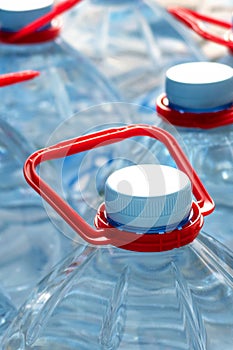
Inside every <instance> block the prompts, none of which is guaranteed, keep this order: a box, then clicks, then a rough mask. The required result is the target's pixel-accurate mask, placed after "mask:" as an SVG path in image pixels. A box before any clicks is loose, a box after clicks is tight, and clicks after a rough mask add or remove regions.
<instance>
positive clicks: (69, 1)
mask: <svg viewBox="0 0 233 350" xmlns="http://www.w3.org/2000/svg"><path fill="white" fill-rule="evenodd" d="M81 1H82V0H64V1H63V2H60V3H58V4H56V5H54V7H53V9H52V10H51V11H50V12H49V13H47V14H45V15H44V16H42V17H40V18H38V19H36V20H35V21H33V22H32V23H29V24H28V25H26V26H25V27H23V28H22V29H20V30H19V31H18V32H17V33H7V32H3V31H0V40H1V41H3V42H6V43H8V44H30V43H40V42H44V41H50V40H54V39H55V38H56V37H57V36H58V35H59V33H60V31H61V26H62V21H61V20H60V19H58V18H57V17H58V16H60V15H61V14H62V13H64V12H66V11H68V10H69V9H71V8H72V7H74V6H75V5H77V4H78V3H79V2H81ZM53 19H56V21H54V22H53V25H51V27H50V28H48V29H45V30H42V31H40V30H39V29H40V28H42V27H43V26H45V25H46V24H48V23H50V22H51V21H52V20H53Z"/></svg>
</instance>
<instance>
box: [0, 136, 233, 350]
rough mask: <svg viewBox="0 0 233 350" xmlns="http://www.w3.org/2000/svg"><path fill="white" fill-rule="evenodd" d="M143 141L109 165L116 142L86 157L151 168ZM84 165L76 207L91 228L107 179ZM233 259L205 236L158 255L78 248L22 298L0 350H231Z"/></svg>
mask: <svg viewBox="0 0 233 350" xmlns="http://www.w3.org/2000/svg"><path fill="white" fill-rule="evenodd" d="M128 141H129V144H128ZM141 141H142V140H141V139H140V138H139V139H137V138H133V139H132V140H125V141H123V142H121V143H120V144H121V148H120V149H117V150H116V154H118V157H116V158H115V159H111V156H109V147H110V149H111V147H112V146H113V145H112V146H111V145H110V146H106V145H105V146H104V147H101V148H100V149H95V148H93V149H92V150H90V151H89V152H88V156H89V159H90V161H91V159H92V161H93V162H94V161H95V159H96V156H97V155H98V154H100V153H99V152H100V150H101V152H102V159H105V160H106V161H108V164H111V163H112V168H113V169H112V171H114V170H115V169H117V168H119V167H122V161H123V160H127V163H128V164H140V162H143V163H145V162H146V163H154V162H155V161H156V157H155V155H154V154H153V153H151V152H150V150H148V149H147V150H146V147H145V143H144V142H143V143H142V142H141ZM125 150H127V153H126V151H125ZM120 155H121V158H120ZM87 159H88V158H87ZM99 159H100V158H99ZM118 160H120V161H121V163H120V164H119V163H117V161H118ZM111 161H112V162H111ZM114 161H115V162H114ZM86 163H87V162H86V161H85V162H84V167H82V166H80V169H79V175H80V176H79V180H80V182H83V181H82V180H83V179H85V177H88V179H87V180H86V181H84V183H86V186H85V187H84V188H83V190H81V189H80V192H79V193H80V196H79V197H76V199H77V201H76V208H77V210H78V211H79V213H81V215H82V217H83V218H85V219H86V218H87V219H88V222H90V223H92V225H93V221H94V217H95V214H96V210H95V208H96V206H98V205H99V203H101V202H102V201H103V187H104V183H105V181H103V177H102V178H101V177H99V176H98V174H100V173H101V170H102V169H101V165H100V164H99V172H97V175H96V173H94V174H93V173H92V174H91V173H86V172H85V171H84V170H85V168H86ZM82 176H83V177H82ZM97 189H102V191H99V192H97ZM122 234H124V233H123V232H122ZM135 234H136V233H135ZM232 262H233V257H232V255H231V254H230V253H229V251H228V250H227V249H226V248H225V247H223V246H222V245H221V244H220V243H218V242H217V241H215V240H214V239H213V238H211V237H209V236H208V235H206V234H205V233H201V234H199V236H198V238H197V239H196V240H195V241H194V242H193V243H191V244H189V245H186V246H184V247H182V248H179V249H173V250H170V251H167V252H161V253H137V252H130V251H125V250H122V249H119V248H115V247H111V246H108V247H106V246H105V247H102V248H96V247H95V248H94V247H92V246H87V245H86V244H84V245H79V247H78V248H76V249H75V250H74V251H73V252H72V253H71V254H70V255H69V256H68V257H67V258H66V259H65V260H64V261H62V262H61V263H59V264H58V265H57V266H56V267H55V268H54V269H53V270H52V271H51V273H50V274H49V275H48V276H47V277H46V278H45V279H43V280H42V281H41V282H40V283H39V285H38V286H37V288H36V289H35V290H34V291H33V293H32V294H31V295H30V296H29V298H28V300H27V302H26V303H25V304H24V305H23V306H22V308H21V309H20V310H19V313H18V316H17V317H16V318H15V320H14V322H13V324H12V325H11V326H10V328H9V329H8V331H7V333H6V335H5V337H4V340H3V342H2V346H3V350H6V349H7V350H8V349H11V350H14V349H15V350H16V349H21V350H24V349H25V350H26V349H27V350H29V349H37V350H39V349H40V350H46V349H51V348H56V349H63V350H64V349H66V350H72V349H77V348H79V349H82V350H84V349H86V350H89V349H90V348H93V349H106V350H107V349H114V350H116V349H127V350H130V349H138V350H139V349H140V350H141V349H146V350H148V349H152V348H153V349H159V350H165V349H171V350H178V349H179V350H181V349H185V350H186V349H192V350H199V349H200V350H204V349H205V350H223V349H224V350H230V349H231V347H232V329H233V327H232V326H233V312H232V311H233V306H232V305H233V302H232V301H233V288H232V282H233V281H232Z"/></svg>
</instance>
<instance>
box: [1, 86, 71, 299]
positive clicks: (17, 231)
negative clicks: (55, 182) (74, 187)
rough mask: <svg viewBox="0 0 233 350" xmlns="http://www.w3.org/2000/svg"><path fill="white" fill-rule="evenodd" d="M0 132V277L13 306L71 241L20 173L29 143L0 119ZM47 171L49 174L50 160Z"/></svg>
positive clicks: (27, 154) (28, 150)
mask: <svg viewBox="0 0 233 350" xmlns="http://www.w3.org/2000/svg"><path fill="white" fill-rule="evenodd" d="M18 88H19V86H18ZM19 90H20V88H19ZM0 135H1V138H0V139H1V141H0V157H1V162H0V202H1V208H0V222H1V224H0V280H1V284H2V286H3V287H4V289H5V290H6V291H7V292H8V294H9V295H10V296H11V298H12V302H13V303H14V304H15V305H16V306H19V305H21V304H22V301H23V300H24V298H25V296H26V295H27V294H28V293H29V291H30V290H31V289H32V287H33V286H34V285H35V284H36V282H38V281H39V280H40V279H41V278H42V277H43V276H44V275H45V274H46V273H48V271H49V270H50V269H51V268H52V266H53V265H54V264H55V263H56V262H58V261H59V260H60V259H61V258H62V257H63V256H64V255H65V254H67V253H68V251H69V250H71V248H72V244H71V242H69V241H68V240H67V239H66V238H65V237H63V236H62V235H61V233H59V231H58V230H57V229H56V228H55V227H54V226H53V225H52V224H51V222H50V219H49V218H48V216H47V213H46V211H45V209H44V208H43V204H42V202H41V200H40V198H39V197H38V196H37V195H35V193H34V192H33V191H32V190H31V189H30V187H29V186H28V185H27V183H26V182H25V180H24V178H23V171H22V167H23V164H24V161H25V159H26V158H27V157H28V156H29V154H30V153H31V151H32V149H33V148H32V147H30V146H29V145H28V143H27V141H26V140H25V139H24V138H23V137H22V136H21V135H19V134H18V133H17V132H16V131H15V129H14V128H12V127H11V126H10V125H9V124H8V123H7V122H4V121H3V120H1V119H0ZM47 175H48V177H49V178H53V179H54V177H55V173H54V169H53V168H52V167H51V166H49V167H48V168H47ZM0 301H1V299H0Z"/></svg>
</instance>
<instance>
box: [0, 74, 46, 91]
mask: <svg viewBox="0 0 233 350" xmlns="http://www.w3.org/2000/svg"><path fill="white" fill-rule="evenodd" d="M38 75H40V73H39V72H37V71H32V70H27V71H22V72H16V73H8V74H2V75H0V87H4V86H7V85H12V84H17V83H21V82H23V81H26V80H30V79H34V78H36V77H38Z"/></svg>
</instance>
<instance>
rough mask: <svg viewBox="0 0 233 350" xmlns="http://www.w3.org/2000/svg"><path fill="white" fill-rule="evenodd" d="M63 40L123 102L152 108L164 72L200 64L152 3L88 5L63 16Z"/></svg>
mask: <svg viewBox="0 0 233 350" xmlns="http://www.w3.org/2000/svg"><path fill="white" fill-rule="evenodd" d="M65 24H66V26H65V30H64V32H63V37H64V38H65V40H66V41H67V42H69V43H70V44H71V45H72V46H74V47H76V48H77V49H79V50H80V51H82V52H84V53H85V54H87V56H89V57H90V58H91V59H92V60H93V61H94V62H95V63H96V64H97V66H98V67H99V68H100V69H101V71H102V72H104V74H105V75H106V76H108V77H109V78H111V80H112V82H113V83H114V85H115V86H117V87H118V90H119V91H120V92H121V94H122V96H123V98H124V100H125V101H133V102H136V103H139V104H140V105H141V104H142V105H143V106H150V107H151V106H152V107H154V105H155V101H156V97H157V96H158V94H159V93H160V91H162V89H163V75H164V73H165V72H166V69H167V68H168V67H170V66H172V65H174V64H178V63H181V62H187V61H193V60H200V59H204V57H203V55H202V54H201V51H200V49H199V48H198V46H197V45H196V44H195V42H194V40H193V39H192V37H191V36H190V35H188V33H187V29H186V28H184V27H183V26H182V25H181V24H180V23H179V22H178V21H176V20H175V19H174V18H172V16H170V15H169V14H168V13H167V12H166V10H165V9H164V8H161V7H160V6H159V5H158V4H156V1H154V0H133V1H132V0H128V1H116V0H110V1H109V0H87V1H84V2H83V3H80V5H78V6H77V7H75V8H73V9H72V11H70V12H69V13H68V14H67V15H66V16H65Z"/></svg>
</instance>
